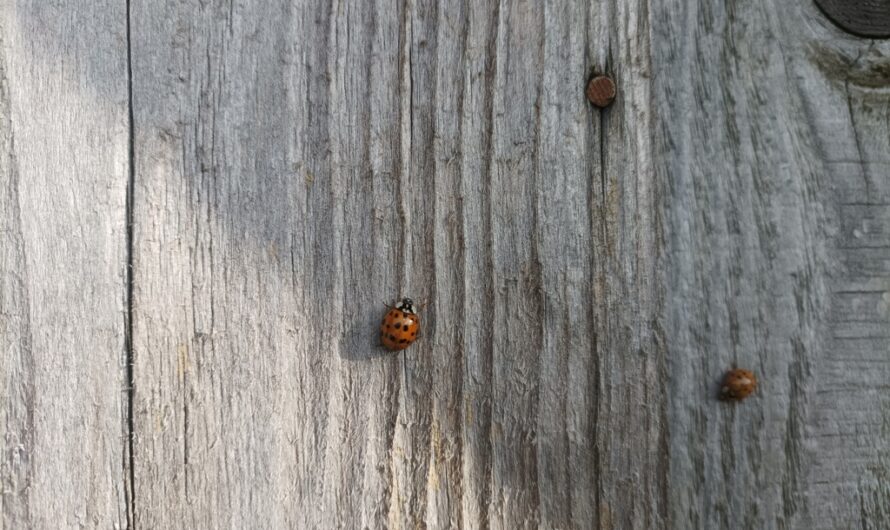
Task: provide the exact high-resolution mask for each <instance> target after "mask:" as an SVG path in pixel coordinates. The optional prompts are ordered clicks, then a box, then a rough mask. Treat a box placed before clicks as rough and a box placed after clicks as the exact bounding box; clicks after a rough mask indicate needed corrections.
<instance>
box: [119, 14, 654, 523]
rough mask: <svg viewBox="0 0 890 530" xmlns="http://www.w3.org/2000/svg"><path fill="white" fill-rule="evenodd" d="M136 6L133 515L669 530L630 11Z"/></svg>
mask: <svg viewBox="0 0 890 530" xmlns="http://www.w3.org/2000/svg"><path fill="white" fill-rule="evenodd" d="M132 7H133V9H132V17H133V21H134V24H133V28H134V33H133V86H134V112H135V156H136V189H135V203H136V208H135V222H136V224H135V247H134V248H135V252H134V274H135V280H136V282H135V302H136V303H135V319H134V325H135V357H136V370H135V373H136V381H137V382H136V406H135V414H136V416H135V426H136V435H137V440H138V443H137V448H136V454H135V459H136V465H135V475H136V491H137V496H138V498H137V502H136V518H137V523H138V525H139V526H144V527H151V528H159V527H169V526H171V525H174V524H175V523H179V524H181V523H182V522H183V521H185V522H186V524H187V525H189V526H192V527H216V526H221V525H222V526H232V527H245V526H261V527H269V528H284V527H302V528H322V527H345V528H360V527H371V528H378V527H382V526H385V525H390V526H392V527H394V528H401V527H415V526H418V525H427V526H431V527H437V528H448V527H465V528H477V527H487V526H490V527H492V528H508V529H515V528H526V527H537V526H541V527H552V528H566V527H569V526H578V527H590V526H594V525H596V524H597V523H598V524H599V525H600V526H602V527H604V528H610V527H615V528H618V527H620V528H644V527H651V526H660V525H662V524H663V522H664V517H665V515H666V513H667V505H666V496H665V492H666V489H665V481H666V479H667V461H666V459H665V451H666V441H665V440H666V439H665V426H664V418H665V417H666V412H667V411H666V408H665V407H664V405H663V404H664V403H665V401H664V399H663V397H662V393H661V391H660V389H661V387H662V386H663V385H664V383H663V381H664V377H663V369H664V366H663V350H664V346H663V344H662V343H661V341H659V340H658V339H657V336H656V332H657V330H656V324H655V323H656V320H657V314H658V307H659V303H660V302H659V301H660V298H659V294H658V293H659V290H658V289H657V284H656V260H657V252H656V244H657V242H658V230H657V228H658V227H657V226H656V224H657V219H656V214H657V211H658V210H657V206H658V204H657V196H656V194H655V189H656V186H655V183H654V180H653V178H652V177H653V175H654V168H653V165H652V159H651V157H650V155H649V154H650V153H651V152H652V148H651V144H650V142H651V140H650V138H651V127H652V114H651V112H650V111H649V108H648V107H649V98H650V93H649V83H648V79H649V78H650V77H651V76H650V72H649V69H650V66H649V62H648V60H647V59H646V58H647V57H648V49H649V44H650V43H649V40H648V35H649V32H648V18H647V17H648V14H647V11H646V9H645V3H644V2H640V3H637V2H632V3H629V4H627V3H622V5H611V4H609V3H590V2H586V1H577V2H543V3H539V2H501V3H493V2H492V3H483V2H459V1H456V0H452V1H444V2H436V1H418V2H409V3H405V2H395V1H382V0H379V1H376V2H349V3H347V2H335V3H333V4H329V3H327V2H290V1H288V2H284V1H276V2H258V1H255V2H243V3H238V4H231V3H229V4H208V3H205V2H197V1H190V2H167V3H164V4H158V3H157V2H147V1H140V2H133V6H132ZM619 42H620V43H621V45H620V46H618V45H617V43H619ZM595 69H596V70H604V69H608V70H610V71H612V72H613V73H614V75H615V76H616V77H617V79H618V81H619V83H620V84H621V85H622V86H626V87H627V90H626V91H624V92H623V93H622V95H621V97H619V99H618V101H617V102H616V104H615V106H614V107H613V108H612V109H611V110H609V111H607V113H606V114H601V113H600V111H597V110H594V109H592V108H591V107H590V106H589V104H588V103H587V102H586V100H585V99H584V84H585V82H586V79H587V77H588V75H589V74H590V73H591V72H592V71H593V70H595ZM402 294H409V295H411V296H413V297H414V298H415V299H417V300H419V301H421V302H425V303H426V307H425V310H424V311H423V318H424V323H425V324H424V325H425V329H424V334H423V337H422V340H420V341H419V342H418V344H417V345H415V346H413V347H412V348H411V349H409V350H407V352H406V353H404V354H398V355H390V354H385V353H384V352H383V351H381V350H380V349H379V348H378V347H377V346H376V341H377V337H376V333H377V324H378V322H379V319H380V318H381V317H382V315H383V312H384V307H383V302H384V301H392V300H393V299H394V298H395V297H397V296H399V295H402Z"/></svg>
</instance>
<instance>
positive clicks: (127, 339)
mask: <svg viewBox="0 0 890 530" xmlns="http://www.w3.org/2000/svg"><path fill="white" fill-rule="evenodd" d="M126 15H127V23H126V26H127V110H128V115H127V129H128V135H129V138H128V146H127V148H128V159H129V166H128V174H127V191H126V193H127V197H126V214H125V219H126V223H127V226H126V233H127V250H126V253H127V264H126V267H127V269H126V297H127V299H126V306H127V312H126V315H125V322H124V347H125V349H126V361H127V453H128V464H129V468H130V469H129V477H126V478H125V480H128V483H129V490H130V491H129V493H130V494H129V496H128V499H127V512H128V513H127V522H128V524H129V526H130V528H135V527H136V472H135V456H134V450H133V449H134V445H135V444H134V436H135V430H134V419H133V401H134V398H135V394H136V389H135V377H134V375H135V374H134V371H133V364H134V361H135V356H134V350H133V194H134V185H135V181H136V177H135V175H136V160H135V156H134V153H135V141H134V118H133V44H132V43H133V41H132V31H131V14H130V0H127V8H126Z"/></svg>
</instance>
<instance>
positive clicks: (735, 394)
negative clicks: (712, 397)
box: [720, 368, 757, 401]
mask: <svg viewBox="0 0 890 530" xmlns="http://www.w3.org/2000/svg"><path fill="white" fill-rule="evenodd" d="M756 389H757V378H756V377H754V372H752V371H751V370H743V369H741V368H735V369H733V370H730V371H728V372H726V376H725V377H724V378H723V388H721V389H720V399H724V400H732V401H741V400H743V399H745V398H746V397H748V396H750V395H751V394H753V393H754V390H756Z"/></svg>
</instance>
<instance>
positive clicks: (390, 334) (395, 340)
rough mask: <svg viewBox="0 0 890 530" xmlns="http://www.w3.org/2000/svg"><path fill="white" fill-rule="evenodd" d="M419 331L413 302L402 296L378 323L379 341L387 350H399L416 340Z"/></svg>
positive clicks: (418, 319) (418, 321)
mask: <svg viewBox="0 0 890 530" xmlns="http://www.w3.org/2000/svg"><path fill="white" fill-rule="evenodd" d="M419 331H420V316H419V315H418V314H417V313H416V312H415V311H414V302H413V301H412V300H411V299H410V298H402V301H401V302H399V304H398V305H397V306H395V307H393V308H391V309H390V310H389V312H387V313H386V316H384V317H383V322H382V323H381V324H380V342H381V343H382V344H383V347H384V348H386V349H387V350H392V351H400V350H404V349H405V348H407V347H408V346H411V344H412V343H413V342H414V341H415V340H417V333H418V332H419Z"/></svg>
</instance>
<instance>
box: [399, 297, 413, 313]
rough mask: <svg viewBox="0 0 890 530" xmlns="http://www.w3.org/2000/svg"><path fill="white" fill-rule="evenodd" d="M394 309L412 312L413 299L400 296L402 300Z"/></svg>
mask: <svg viewBox="0 0 890 530" xmlns="http://www.w3.org/2000/svg"><path fill="white" fill-rule="evenodd" d="M396 309H399V310H401V311H404V312H405V313H414V300H411V299H410V298H402V301H401V302H399V305H397V306H396Z"/></svg>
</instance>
